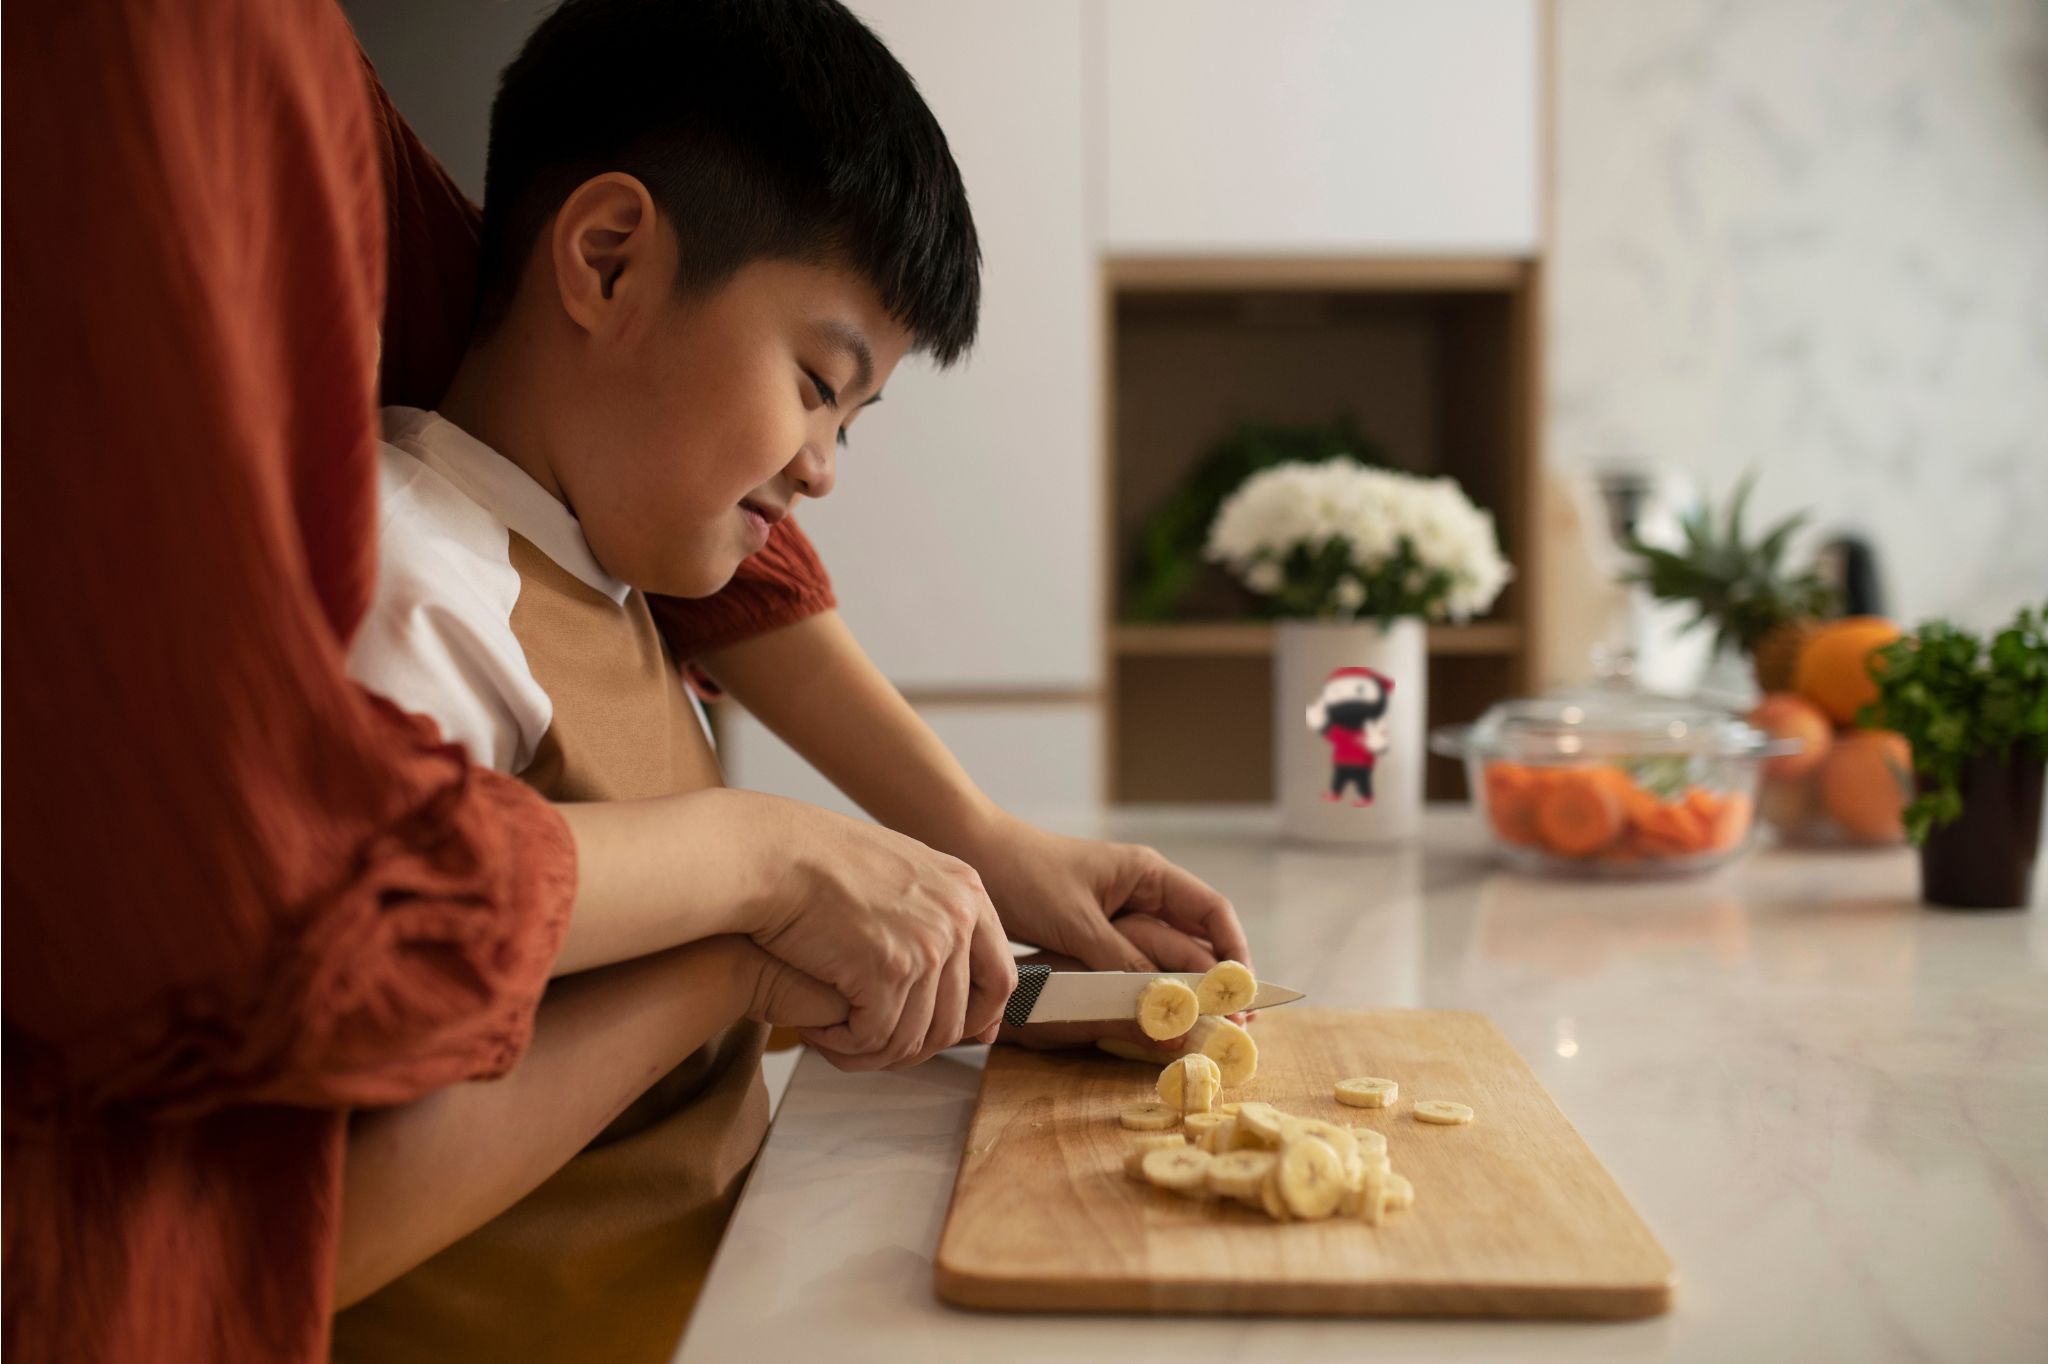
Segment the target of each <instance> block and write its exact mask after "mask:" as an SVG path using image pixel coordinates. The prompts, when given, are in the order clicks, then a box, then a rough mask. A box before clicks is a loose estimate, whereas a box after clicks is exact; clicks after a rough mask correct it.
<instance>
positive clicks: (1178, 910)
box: [963, 815, 1252, 971]
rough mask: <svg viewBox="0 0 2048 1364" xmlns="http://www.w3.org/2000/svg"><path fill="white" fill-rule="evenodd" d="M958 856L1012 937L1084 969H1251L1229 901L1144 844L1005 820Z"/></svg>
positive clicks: (1247, 946) (1240, 927) (1249, 954)
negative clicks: (1227, 965)
mask: <svg viewBox="0 0 2048 1364" xmlns="http://www.w3.org/2000/svg"><path fill="white" fill-rule="evenodd" d="M963 851H965V853H966V855H967V856H968V857H969V858H970V859H971V860H972V861H973V863H974V866H975V869H976V870H977V871H979V872H980V873H981V876H982V880H983V881H984V882H985V883H986V884H987V886H988V890H989V894H990V895H991V896H993V897H994V899H995V902H996V904H997V906H998V907H999V909H1000V912H1001V914H1002V916H1003V917H1002V922H1003V928H1004V929H1005V930H1006V931H1007V932H1008V934H1009V936H1010V937H1012V938H1014V939H1016V940H1017V941H1019V942H1026V943H1030V944H1031V945H1032V946H1033V947H1038V948H1043V949H1044V950H1046V951H1048V952H1053V953H1057V954H1058V955H1060V956H1063V957H1071V958H1073V959H1074V960H1076V961H1078V962H1079V963H1081V965H1082V967H1083V968H1084V969H1086V970H1090V971H1206V970H1208V969H1209V967H1211V966H1213V965H1215V964H1216V962H1217V961H1218V960H1219V959H1226V958H1227V959H1230V960H1235V961H1241V962H1243V963H1244V964H1245V965H1246V966H1250V965H1252V949H1251V944H1250V943H1249V942H1248V941H1247V940H1246V938H1245V935H1244V926H1243V925H1242V924H1240V923H1239V922H1238V920H1237V911H1236V910H1235V909H1233V908H1231V904H1230V901H1229V900H1227V899H1225V898H1224V897H1223V896H1222V895H1221V894H1219V893H1218V892H1217V891H1215V890H1214V889H1212V888H1211V887H1210V886H1208V885H1206V884H1204V883H1203V882H1202V880H1201V879H1200V878H1199V877H1197V876H1195V875H1194V873H1192V872H1190V871H1188V870H1187V869H1186V868H1184V867H1179V866H1176V865H1174V864H1173V863H1172V862H1169V861H1167V860H1166V859H1165V858H1164V857H1162V856H1161V855H1160V854H1159V853H1157V852H1155V851H1153V850H1152V849H1151V848H1145V847H1139V846H1137V845H1136V844H1131V843H1103V842H1098V841H1094V840H1091V839H1083V838H1065V837H1062V836H1061V835H1058V834H1053V833H1048V832H1047V831H1045V830H1043V829H1039V828H1036V827H1034V826H1032V825H1030V824H1026V823H1025V822H1024V821H1022V820H1020V819H1013V818H1011V817H1009V816H1007V815H1005V816H1002V817H1000V818H999V819H998V820H996V821H995V822H994V823H993V824H991V825H990V826H989V827H988V828H987V829H986V830H984V831H983V832H982V833H981V834H980V835H979V836H978V837H976V839H975V840H974V846H973V847H972V848H971V849H966V850H963ZM1112 919H1114V920H1115V922H1114V924H1112V922H1111V920H1112ZM1119 930H1122V931H1119Z"/></svg>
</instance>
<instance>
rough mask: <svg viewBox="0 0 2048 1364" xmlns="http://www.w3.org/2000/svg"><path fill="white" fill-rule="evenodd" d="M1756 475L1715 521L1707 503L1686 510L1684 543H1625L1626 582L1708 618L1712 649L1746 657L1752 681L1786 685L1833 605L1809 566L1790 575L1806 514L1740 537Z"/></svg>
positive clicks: (1774, 687)
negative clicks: (1790, 554)
mask: <svg viewBox="0 0 2048 1364" xmlns="http://www.w3.org/2000/svg"><path fill="white" fill-rule="evenodd" d="M1753 482H1754V479H1753V478H1751V477H1745V478H1744V479H1743V480H1742V482H1741V483H1740V484H1738V485H1737V487H1736V489H1735V495H1734V496H1733V497H1731V498H1730V499H1729V501H1728V511H1727V514H1726V516H1725V517H1723V518H1721V520H1720V523H1719V524H1716V520H1715V517H1714V514H1713V511H1712V509H1711V508H1707V507H1698V508H1695V509H1693V510H1692V511H1689V512H1687V513H1686V515H1685V517H1684V518H1683V520H1682V522H1681V525H1682V526H1683V528H1684V531H1685V546H1684V548H1682V549H1677V550H1669V549H1657V548H1653V547H1652V546H1649V545H1645V544H1642V543H1640V542H1638V543H1635V544H1632V545H1631V546H1630V547H1629V548H1630V549H1631V550H1632V551H1633V552H1634V554H1635V555H1636V558H1637V560H1638V565H1637V567H1636V569H1635V571H1634V572H1632V573H1630V574H1629V575H1628V581H1629V582H1632V583H1640V584H1642V585H1643V586H1644V587H1647V588H1648V589H1649V590H1650V595H1651V596H1653V597H1655V598H1657V600H1659V601H1675V602H1685V603H1687V604H1689V605H1690V606H1691V607H1692V608H1693V611H1694V613H1695V614H1694V617H1693V620H1692V624H1693V625H1696V626H1697V625H1707V624H1712V625H1713V627H1714V643H1715V647H1716V648H1722V649H1727V648H1735V649H1740V650H1741V651H1742V652H1743V653H1745V654H1747V655H1749V657H1750V662H1751V666H1752V667H1753V668H1754V669H1755V671H1756V681H1757V685H1758V686H1759V687H1761V688H1763V690H1765V691H1766V692H1774V691H1787V690H1790V688H1791V686H1792V673H1793V670H1794V669H1795V668H1796V667H1797V666H1798V663H1799V651H1800V649H1802V648H1803V647H1805V644H1806V639H1807V636H1809V635H1810V634H1811V633H1812V632H1813V631H1814V630H1815V629H1816V628H1818V626H1819V623H1820V618H1821V617H1823V616H1825V615H1826V614H1827V613H1828V612H1829V611H1830V610H1832V609H1833V607H1834V594H1833V593H1832V592H1830V591H1829V590H1828V587H1827V585H1826V584H1824V583H1823V582H1821V580H1820V579H1819V577H1817V576H1816V575H1815V574H1814V573H1813V572H1812V571H1811V570H1807V571H1805V572H1802V573H1793V572H1790V571H1789V570H1787V569H1786V568H1785V566H1784V563H1783V560H1784V557H1785V547H1786V545H1787V543H1788V542H1790V540H1791V539H1792V535H1793V532H1795V531H1797V530H1798V529H1799V527H1800V526H1801V525H1802V524H1803V523H1804V522H1805V520H1806V517H1805V515H1804V514H1803V513H1801V514H1798V515H1793V516H1788V517H1786V518H1785V519H1784V520H1783V521H1780V522H1779V523H1778V524H1777V525H1775V526H1772V527H1771V528H1770V529H1769V530H1767V531H1765V532H1764V533H1763V535H1762V536H1761V537H1760V538H1758V539H1757V540H1755V541H1754V542H1753V543H1752V542H1750V541H1748V540H1746V539H1745V538H1744V535H1743V526H1742V510H1743V505H1744V504H1745V503H1746V502H1747V501H1748V500H1749V490H1750V486H1751V484H1752V483H1753Z"/></svg>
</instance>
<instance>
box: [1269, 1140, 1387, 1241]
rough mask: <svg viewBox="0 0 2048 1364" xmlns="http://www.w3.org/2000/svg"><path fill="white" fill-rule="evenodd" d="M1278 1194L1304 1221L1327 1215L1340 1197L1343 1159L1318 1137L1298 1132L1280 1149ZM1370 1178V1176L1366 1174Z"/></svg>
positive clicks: (1341, 1192)
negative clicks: (1297, 1135) (1298, 1133)
mask: <svg viewBox="0 0 2048 1364" xmlns="http://www.w3.org/2000/svg"><path fill="white" fill-rule="evenodd" d="M1275 1168H1276V1172H1277V1174H1278V1175H1279V1185H1280V1197H1281V1199H1282V1200H1283V1201H1284V1202H1285V1203H1286V1204H1287V1209H1288V1211H1289V1212H1292V1213H1293V1214H1294V1215H1295V1216H1296V1217H1299V1218H1302V1219H1303V1220H1305V1221H1314V1220H1316V1219H1318V1218H1324V1217H1328V1216H1329V1215H1330V1214H1331V1213H1333V1212H1335V1211H1336V1210H1337V1204H1338V1203H1339V1202H1340V1201H1341V1200H1342V1199H1343V1197H1344V1159H1343V1157H1342V1156H1340V1155H1338V1154H1337V1151H1336V1148H1335V1147H1333V1146H1331V1145H1330V1144H1329V1143H1328V1142H1326V1141H1324V1140H1322V1139H1321V1138H1320V1137H1311V1136H1300V1137H1296V1138H1295V1139H1294V1140H1293V1141H1290V1142H1288V1143H1287V1145H1286V1147H1285V1148H1283V1149H1282V1150H1281V1152H1280V1164H1279V1165H1278V1166H1277V1167H1275ZM1367 1178H1368V1182H1370V1178H1371V1177H1370V1176H1368V1177H1367Z"/></svg>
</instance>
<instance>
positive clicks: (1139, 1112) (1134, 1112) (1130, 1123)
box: [1117, 1104, 1187, 1146]
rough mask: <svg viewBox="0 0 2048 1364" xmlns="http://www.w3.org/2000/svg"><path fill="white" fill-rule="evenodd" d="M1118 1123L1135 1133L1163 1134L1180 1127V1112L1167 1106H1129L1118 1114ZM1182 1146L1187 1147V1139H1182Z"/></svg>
mask: <svg viewBox="0 0 2048 1364" xmlns="http://www.w3.org/2000/svg"><path fill="white" fill-rule="evenodd" d="M1117 1121H1118V1122H1120V1123H1122V1124H1123V1125H1124V1126H1125V1127H1128V1128H1129V1129H1130V1130H1131V1131H1133V1132H1163V1131H1165V1130H1166V1129H1167V1128H1169V1127H1178V1126H1180V1110H1179V1109H1176V1108H1168V1107H1167V1106H1166V1105H1165V1104H1127V1105H1125V1107H1124V1111H1123V1112H1121V1113H1119V1114H1117ZM1181 1145H1183V1146H1185V1145H1187V1140H1186V1138H1182V1139H1181Z"/></svg>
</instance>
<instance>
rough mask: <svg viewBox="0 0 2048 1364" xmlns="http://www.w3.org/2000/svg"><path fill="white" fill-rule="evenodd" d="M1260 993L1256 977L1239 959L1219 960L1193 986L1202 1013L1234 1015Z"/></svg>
mask: <svg viewBox="0 0 2048 1364" xmlns="http://www.w3.org/2000/svg"><path fill="white" fill-rule="evenodd" d="M1258 993H1259V980H1258V977H1257V976H1254V975H1253V974H1252V972H1251V968H1250V967H1249V966H1246V965H1245V964H1244V963H1243V962H1241V961H1219V962H1217V963H1216V964H1215V965H1214V966H1212V967H1210V968H1209V971H1208V974H1206V975H1204V976H1203V977H1202V979H1201V983H1200V984H1198V985H1196V986H1195V999H1196V1001H1197V1002H1198V1003H1199V1004H1200V1005H1201V1010H1202V1012H1203V1013H1205V1014H1234V1013H1237V1012H1238V1011H1239V1010H1241V1009H1249V1008H1250V1007H1251V1004H1252V1000H1253V998H1254V997H1255V996H1257V994H1258Z"/></svg>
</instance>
